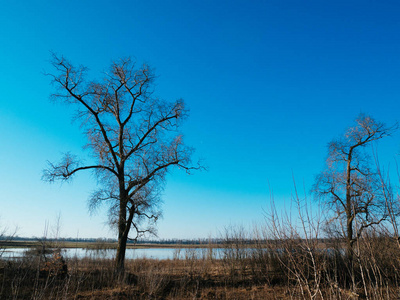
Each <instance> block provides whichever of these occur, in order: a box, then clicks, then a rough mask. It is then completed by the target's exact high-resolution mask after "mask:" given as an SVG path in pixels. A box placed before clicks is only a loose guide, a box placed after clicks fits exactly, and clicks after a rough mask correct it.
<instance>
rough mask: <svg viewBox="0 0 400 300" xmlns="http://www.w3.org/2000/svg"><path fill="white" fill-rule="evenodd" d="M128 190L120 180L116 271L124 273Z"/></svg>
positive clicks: (120, 273)
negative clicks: (126, 190)
mask: <svg viewBox="0 0 400 300" xmlns="http://www.w3.org/2000/svg"><path fill="white" fill-rule="evenodd" d="M126 198H127V197H126V192H125V188H124V182H120V203H119V215H118V246H117V256H116V258H115V264H116V265H115V267H116V272H117V273H118V274H119V275H122V274H123V273H124V272H125V252H126V242H127V240H128V235H127V234H126V227H127V222H126V212H127V211H126V205H127V201H126Z"/></svg>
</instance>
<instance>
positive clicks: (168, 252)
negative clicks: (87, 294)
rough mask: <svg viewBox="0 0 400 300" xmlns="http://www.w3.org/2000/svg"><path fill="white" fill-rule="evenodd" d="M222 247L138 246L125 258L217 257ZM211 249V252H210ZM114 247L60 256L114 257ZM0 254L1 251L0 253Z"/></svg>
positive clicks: (11, 255) (12, 252) (20, 252)
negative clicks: (138, 247)
mask: <svg viewBox="0 0 400 300" xmlns="http://www.w3.org/2000/svg"><path fill="white" fill-rule="evenodd" d="M29 250H31V248H8V249H5V250H4V252H3V254H2V255H1V258H3V259H18V258H22V257H23V256H24V255H25V254H26V252H27V251H29ZM221 250H222V249H212V250H210V249H208V248H183V249H182V248H140V249H127V250H126V255H125V258H126V259H136V258H151V259H187V258H191V257H196V258H202V257H209V256H210V253H211V255H212V257H213V258H217V259H218V258H219V257H220V255H221V253H222V251H221ZM210 251H211V252H210ZM116 253H117V250H116V249H102V250H93V249H86V248H65V249H62V250H61V254H62V256H64V257H65V258H75V257H76V258H79V259H80V258H93V259H100V258H106V259H112V258H115V255H116ZM0 254H1V253H0Z"/></svg>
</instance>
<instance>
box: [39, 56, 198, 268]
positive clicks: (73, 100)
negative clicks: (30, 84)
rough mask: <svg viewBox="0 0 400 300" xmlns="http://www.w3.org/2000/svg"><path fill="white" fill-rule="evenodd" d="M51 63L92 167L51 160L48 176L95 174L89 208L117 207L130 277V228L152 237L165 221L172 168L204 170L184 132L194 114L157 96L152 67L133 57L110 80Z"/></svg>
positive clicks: (120, 263) (120, 253)
mask: <svg viewBox="0 0 400 300" xmlns="http://www.w3.org/2000/svg"><path fill="white" fill-rule="evenodd" d="M52 65H53V66H54V68H55V70H56V71H55V73H54V74H49V75H50V76H51V77H52V82H53V83H54V84H55V85H56V86H57V87H58V91H59V92H57V93H55V94H53V95H52V97H53V98H54V99H56V100H58V101H61V102H64V103H68V104H73V105H75V106H76V118H77V119H78V120H80V122H81V125H82V128H83V130H84V132H85V134H86V136H87V139H88V143H87V145H86V148H88V149H90V150H91V153H92V155H93V159H92V162H93V163H89V164H85V163H83V161H82V160H80V159H78V158H77V157H76V156H75V155H72V154H69V153H67V154H65V156H64V158H63V159H62V160H61V161H60V162H59V163H57V164H53V163H50V162H48V168H47V169H45V170H44V173H43V179H44V180H46V181H48V182H53V181H54V180H61V181H66V180H69V179H71V178H72V177H73V175H75V174H76V173H77V172H80V171H83V170H92V171H93V172H94V174H95V175H96V177H97V179H98V183H99V186H100V188H99V189H98V190H96V191H95V192H94V193H93V194H92V196H91V199H90V205H91V207H92V208H94V207H96V205H98V204H99V203H100V202H103V201H107V202H108V203H109V205H110V220H111V223H112V224H114V225H116V227H117V229H118V248H117V254H116V270H117V271H118V272H120V273H123V271H124V261H125V251H126V243H127V241H128V239H130V236H129V234H130V231H131V229H133V232H134V237H133V239H137V238H138V237H140V236H142V235H143V234H144V233H146V232H153V229H154V228H153V226H152V225H153V224H154V223H155V222H156V221H157V219H158V218H159V216H160V210H159V206H158V201H159V199H160V194H159V192H160V190H161V189H162V188H163V183H164V179H165V176H166V174H167V171H168V170H169V169H170V168H171V167H173V166H176V167H179V168H182V169H184V170H186V171H187V172H190V170H192V169H197V168H198V167H192V166H191V154H192V152H193V150H192V149H191V148H189V147H187V146H185V145H184V143H183V139H182V135H180V134H179V133H178V129H179V125H180V121H181V120H183V119H185V118H186V117H187V110H186V109H185V106H184V102H183V101H182V100H178V101H176V102H174V103H168V102H164V101H161V100H159V99H157V98H155V97H153V94H152V84H153V80H154V75H153V72H152V70H151V69H150V68H149V67H148V66H147V65H143V66H141V67H139V68H135V63H134V62H132V60H131V59H129V58H128V59H122V60H119V61H117V62H114V63H112V65H111V67H110V69H109V71H108V72H107V73H105V74H104V79H103V80H101V81H91V82H87V81H86V80H85V75H86V68H85V67H79V68H76V67H74V66H73V65H72V64H70V63H69V62H68V61H67V60H66V59H65V58H63V57H59V56H56V55H53V60H52ZM146 220H147V222H145V221H146Z"/></svg>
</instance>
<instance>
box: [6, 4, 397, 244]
mask: <svg viewBox="0 0 400 300" xmlns="http://www.w3.org/2000/svg"><path fill="white" fill-rule="evenodd" d="M399 15H400V3H399V2H398V1H394V0H393V1H372V0H362V1H361V0H360V1H320V0H310V1H295V0H293V1H290V0H289V1H282V0H269V1H256V0H254V1H244V0H243V1H239V0H237V1H236V0H230V1H216V0H213V1H208V0H201V1H200V0H199V1H197V0H193V1H183V0H182V1H175V0H171V1H163V0H158V1H152V0H150V1H133V0H132V1H105V0H102V1H99V0H96V1H92V0H85V1H82V0H79V1H77V0H68V1H65V0H64V1H59V0H52V1H50V0H47V1H44V0H43V1H39V0H31V1H3V3H2V7H1V10H0V30H1V31H0V33H1V35H0V91H1V93H0V126H1V127H0V128H1V130H0V142H1V147H0V191H1V193H0V205H1V209H0V224H1V225H3V226H8V227H10V228H14V227H15V226H18V228H19V230H18V235H20V236H41V235H42V234H43V230H44V226H45V223H46V221H47V222H49V223H50V224H53V223H54V221H55V219H56V217H57V215H58V214H60V215H61V235H62V236H71V237H76V236H78V237H115V236H116V235H115V233H114V232H111V231H110V230H109V228H108V227H107V225H106V224H105V222H106V217H105V209H104V210H100V211H99V212H98V213H97V214H96V215H92V216H91V215H90V214H89V213H88V206H87V198H88V195H89V194H90V193H91V191H92V190H93V189H94V188H95V180H94V178H93V177H92V176H91V175H90V173H89V174H83V173H81V174H80V175H79V176H77V177H76V178H75V179H74V181H73V182H72V183H68V184H64V185H60V184H58V183H56V184H53V185H49V184H47V183H45V182H42V181H41V174H42V170H43V169H44V168H45V167H46V160H50V161H57V160H58V159H59V158H60V157H61V155H62V153H63V152H67V151H71V152H73V153H76V154H82V155H85V153H84V151H83V150H82V146H83V145H84V144H85V139H84V136H83V135H82V134H81V132H80V129H79V126H78V124H74V123H71V116H72V114H73V110H72V108H71V107H68V106H63V105H60V104H55V103H53V102H51V101H50V100H49V95H50V94H51V93H52V92H53V91H54V89H53V87H52V86H51V85H50V78H49V77H46V76H45V75H44V73H45V72H50V71H52V69H51V66H50V64H49V60H50V51H53V52H56V53H58V54H61V55H64V56H65V57H67V58H68V59H69V60H70V61H71V62H72V63H74V64H76V65H80V64H82V65H86V66H88V67H89V68H90V70H91V71H90V74H91V75H92V76H93V77H100V72H101V71H102V70H105V69H107V68H108V66H109V64H110V62H111V61H112V60H114V59H118V58H120V57H126V56H132V57H133V58H135V59H136V60H137V61H138V62H139V63H142V62H146V63H148V64H150V65H151V66H152V67H154V69H155V71H156V74H157V76H158V79H157V81H156V94H157V95H158V96H159V97H160V98H163V99H166V100H171V101H173V100H176V99H178V98H183V99H184V100H185V102H186V104H187V106H188V107H189V108H190V117H189V119H188V120H187V121H186V123H185V124H184V126H183V131H184V134H185V139H186V143H187V144H188V145H191V146H193V147H194V148H196V155H195V158H196V157H201V158H204V159H205V161H206V164H207V166H208V171H207V172H197V173H195V174H194V175H191V176H188V175H186V174H185V173H184V172H181V171H178V170H177V171H173V172H171V173H170V175H169V176H168V179H167V185H166V188H165V191H164V195H163V200H164V205H163V210H164V217H163V219H162V220H161V221H160V222H159V225H158V228H159V237H160V238H198V237H208V236H217V235H218V233H219V232H221V231H223V229H224V227H226V226H229V225H237V224H238V225H243V226H245V227H247V226H251V225H252V224H253V223H260V222H263V210H264V209H267V208H268V207H269V199H270V195H271V190H272V192H273V195H274V198H275V201H276V203H277V204H278V206H279V207H280V208H281V207H282V208H283V207H285V205H287V203H288V202H289V200H290V197H291V193H292V190H293V179H292V176H294V178H295V180H296V182H297V185H300V186H301V189H303V188H304V190H306V192H308V191H309V190H310V188H311V186H312V184H313V181H314V177H315V175H316V174H317V173H319V172H320V171H321V170H322V169H323V167H324V161H325V158H326V154H327V148H326V145H327V143H328V142H329V141H330V140H332V139H333V138H335V137H337V136H339V135H340V134H341V133H343V131H344V130H345V128H346V127H347V126H349V125H351V123H352V121H353V119H354V118H355V117H356V116H357V115H358V114H359V113H366V114H370V115H372V116H373V117H375V118H376V119H378V120H380V121H382V122H386V123H387V124H392V123H394V122H396V121H397V120H399V117H400V101H399V99H400V18H399ZM399 144H400V139H399V135H395V136H394V137H393V138H391V139H388V140H385V141H383V142H382V143H380V144H379V146H378V150H379V154H380V156H381V158H382V159H383V160H384V161H385V163H386V162H392V164H393V161H394V159H395V157H396V155H398V153H399V149H400V148H399ZM285 203H286V204H285Z"/></svg>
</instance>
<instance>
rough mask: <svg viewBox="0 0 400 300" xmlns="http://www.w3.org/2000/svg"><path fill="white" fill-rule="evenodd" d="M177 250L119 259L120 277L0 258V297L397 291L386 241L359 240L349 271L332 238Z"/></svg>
mask: <svg viewBox="0 0 400 300" xmlns="http://www.w3.org/2000/svg"><path fill="white" fill-rule="evenodd" d="M335 243H336V246H335ZM19 245H20V246H21V247H26V246H28V244H27V243H26V242H19ZM12 246H13V247H15V243H13V244H12ZM32 246H33V245H32ZM62 246H63V247H65V246H67V244H64V245H62ZM70 246H72V245H70ZM79 246H84V244H80V245H79ZM85 246H86V247H88V248H92V247H97V246H95V245H94V244H90V243H88V244H86V245H85ZM159 246H160V245H157V247H159ZM168 246H171V245H168ZM183 246H184V245H182V249H181V250H180V251H181V252H182V253H183V258H181V259H177V258H174V259H167V260H155V259H135V260H127V261H126V272H125V275H124V276H123V277H120V276H117V275H116V273H115V272H114V262H113V260H111V259H105V258H99V259H95V260H94V259H88V258H84V259H77V258H63V257H62V256H60V255H59V254H58V253H57V252H55V253H54V254H53V255H46V256H44V255H38V254H29V255H28V254H27V255H26V256H25V257H24V258H23V259H21V260H14V261H7V260H0V284H1V286H0V299H246V300H247V299H398V298H397V297H398V295H399V291H400V289H399V288H398V286H399V281H398V278H399V275H400V272H399V270H400V262H399V259H398V258H399V257H400V251H399V247H398V246H397V242H396V241H395V240H394V239H391V238H390V237H384V236H369V237H368V236H365V237H364V238H363V239H360V240H359V242H358V245H357V250H356V251H355V260H354V261H353V262H352V264H351V266H350V265H349V261H348V257H347V256H346V253H345V252H344V251H343V250H342V246H343V244H342V243H341V241H340V240H329V241H327V240H320V239H315V240H307V239H286V240H280V241H278V240H259V241H254V243H253V244H249V243H248V241H246V240H242V239H240V238H234V237H232V238H230V239H227V240H225V243H224V244H221V245H212V244H209V245H203V248H202V249H201V250H200V251H198V250H197V251H196V250H195V249H193V248H198V245H187V247H186V248H184V247H183ZM146 247H148V246H146ZM175 247H176V245H175ZM216 247H219V248H220V249H219V251H220V252H222V256H221V258H220V259H216V257H215V249H216Z"/></svg>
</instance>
